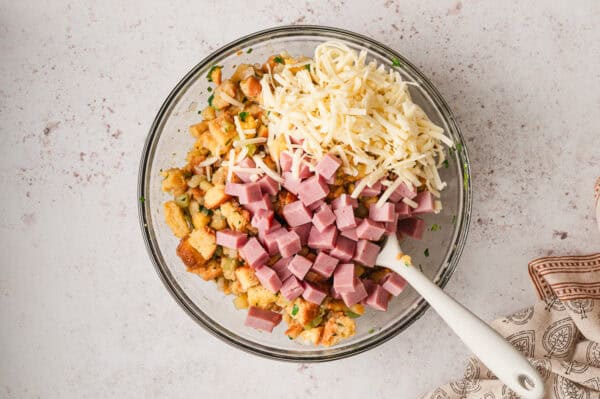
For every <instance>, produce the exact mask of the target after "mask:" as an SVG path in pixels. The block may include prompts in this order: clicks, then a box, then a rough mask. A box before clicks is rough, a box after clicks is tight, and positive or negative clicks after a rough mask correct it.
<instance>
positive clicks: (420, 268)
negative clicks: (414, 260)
mask: <svg viewBox="0 0 600 399" xmlns="http://www.w3.org/2000/svg"><path fill="white" fill-rule="evenodd" d="M419 270H420V271H421V273H423V266H422V265H421V264H419Z"/></svg>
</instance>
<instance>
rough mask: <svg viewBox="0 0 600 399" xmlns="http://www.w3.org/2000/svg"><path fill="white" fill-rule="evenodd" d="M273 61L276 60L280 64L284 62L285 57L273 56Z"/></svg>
mask: <svg viewBox="0 0 600 399" xmlns="http://www.w3.org/2000/svg"><path fill="white" fill-rule="evenodd" d="M273 61H275V62H276V63H278V64H283V58H281V57H280V56H277V57H275V58H273Z"/></svg>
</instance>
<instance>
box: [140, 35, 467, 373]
mask: <svg viewBox="0 0 600 399" xmlns="http://www.w3.org/2000/svg"><path fill="white" fill-rule="evenodd" d="M327 40H337V41H340V42H343V43H345V44H346V45H348V46H349V47H351V48H354V49H356V50H363V49H364V50H366V51H367V53H368V58H370V59H375V60H376V61H377V62H379V63H383V64H386V65H388V66H390V65H391V63H392V60H393V59H398V60H400V66H399V67H397V69H398V70H399V71H400V73H401V74H402V75H403V77H404V78H405V79H406V80H409V81H413V82H416V83H418V87H413V86H411V89H410V90H411V95H412V97H413V100H414V101H415V102H416V103H417V104H419V105H420V106H421V107H422V108H423V109H424V110H425V112H426V113H427V115H429V117H430V118H431V120H432V121H433V122H435V123H436V124H438V125H439V126H441V127H443V128H444V130H445V131H446V132H447V134H449V135H450V137H452V139H453V140H454V141H455V142H456V143H457V144H458V146H457V147H458V150H457V151H450V154H449V165H448V168H442V169H441V176H442V178H443V179H444V180H445V181H446V182H447V183H448V187H447V189H446V190H445V191H444V192H443V194H442V195H443V197H442V199H443V203H444V209H443V211H442V212H441V213H440V214H437V215H428V216H427V217H425V219H426V222H427V224H428V226H431V225H432V224H433V223H436V224H438V225H440V226H441V229H439V230H437V231H429V230H428V231H427V232H426V233H425V236H424V238H423V240H422V241H416V240H406V241H405V242H404V243H403V244H402V247H403V250H404V251H405V252H406V253H408V254H410V255H411V256H412V258H413V260H414V264H415V265H419V266H420V267H422V269H423V271H424V272H425V274H426V275H427V276H428V277H430V278H431V279H433V280H434V281H435V282H436V283H437V284H438V285H439V286H440V287H443V286H444V285H445V284H446V283H447V282H448V279H449V278H450V276H451V275H452V273H453V272H454V270H455V268H456V265H457V263H458V260H459V257H460V254H461V252H462V249H463V246H464V243H465V239H466V236H467V230H468V226H469V218H470V210H471V186H470V179H469V176H470V175H469V161H468V157H467V153H466V149H465V145H464V142H463V138H462V136H461V134H460V131H459V128H458V126H457V124H456V121H455V120H454V117H453V116H452V113H451V112H450V109H449V108H448V105H447V104H446V102H445V101H444V100H443V99H442V97H441V96H440V94H439V93H438V91H437V90H436V89H435V88H434V87H433V85H432V84H431V82H429V80H428V79H427V78H426V77H425V76H423V74H422V73H421V72H419V71H418V70H417V68H415V67H414V66H413V65H412V64H411V63H410V62H409V61H407V60H406V59H404V58H403V57H402V56H401V55H400V54H399V53H397V52H395V51H394V50H392V49H390V48H388V47H386V46H384V45H383V44H380V43H378V42H376V41H374V40H372V39H370V38H368V37H365V36H361V35H358V34H355V33H351V32H347V31H343V30H339V29H334V28H326V27H319V26H285V27H280V28H274V29H268V30H265V31H261V32H257V33H254V34H251V35H248V36H246V37H243V38H241V39H239V40H236V41H234V42H232V43H230V44H227V45H226V46H223V47H222V48H220V49H219V50H217V51H215V52H214V53H213V54H211V55H209V56H208V57H206V58H205V59H204V60H202V61H201V62H200V63H199V64H198V65H196V66H195V67H194V68H193V69H192V70H191V71H190V72H189V73H188V74H187V75H186V76H185V77H184V78H183V79H182V80H181V81H180V82H179V83H178V84H177V85H176V86H175V88H174V89H173V91H171V93H170V94H169V96H168V97H167V99H166V100H165V102H164V104H163V105H162V107H161V108H160V110H159V112H158V115H157V116H156V119H155V120H154V123H153V124H152V128H151V129H150V132H149V134H148V138H147V140H146V144H145V147H144V151H143V154H142V160H141V165H140V172H139V188H138V190H139V196H140V197H143V198H144V201H140V204H139V216H140V225H141V228H142V234H143V236H144V239H145V242H146V246H147V248H148V252H149V254H150V257H151V259H152V262H153V263H154V266H155V267H156V271H157V272H158V274H159V276H160V278H161V279H162V280H163V282H164V284H165V286H166V287H167V289H168V290H169V292H170V293H171V294H172V295H173V297H174V298H175V300H176V301H177V302H178V303H179V304H180V305H181V307H182V308H183V309H184V310H185V311H186V312H187V313H188V314H189V315H190V316H191V317H192V318H193V319H194V320H196V321H197V322H198V324H200V325H201V326H202V327H204V328H205V329H206V330H208V331H209V332H211V333H212V334H214V335H216V336H217V337H219V338H221V339H223V340H224V341H226V342H228V343H230V344H232V345H234V346H237V347H239V348H241V349H244V350H246V351H249V352H252V353H255V354H258V355H262V356H266V357H270V358H275V359H280V360H291V361H301V362H309V361H325V360H333V359H339V358H342V357H347V356H351V355H354V354H357V353H360V352H363V351H365V350H367V349H370V348H373V347H375V346H377V345H379V344H381V343H382V342H385V341H386V340H388V339H390V338H392V337H394V336H395V335H396V334H398V333H400V332H401V331H402V330H404V329H405V328H407V327H408V326H410V325H411V324H412V323H413V322H414V321H415V320H417V319H418V318H419V317H421V315H423V313H424V312H425V310H426V309H427V304H426V303H425V301H424V300H423V299H422V298H421V297H420V296H419V295H418V294H417V293H416V292H415V291H414V290H412V289H411V288H410V287H409V288H407V289H406V290H405V291H404V292H403V293H402V294H401V295H400V296H399V297H397V298H394V299H393V300H392V301H391V302H390V306H389V310H388V311H387V312H379V311H374V310H370V309H369V310H367V312H366V313H365V315H363V316H362V317H360V318H358V319H357V320H356V321H357V331H356V335H355V336H354V337H352V338H351V339H348V340H345V341H342V342H341V343H340V344H338V345H337V346H334V347H331V348H323V347H310V346H303V345H300V344H298V343H296V342H295V341H290V340H289V339H288V338H287V336H285V335H284V334H283V331H284V330H285V328H286V326H285V323H281V325H280V326H278V328H277V329H276V330H274V331H273V333H272V334H268V333H265V332H261V331H257V330H254V329H251V328H247V327H245V326H244V318H245V316H246V311H238V310H236V309H235V308H234V306H233V304H232V298H233V297H232V296H225V295H223V293H222V292H220V291H218V290H217V288H216V286H215V284H214V283H213V282H205V281H203V280H202V279H200V278H199V277H198V276H197V275H194V274H191V273H188V272H186V270H185V267H184V265H183V263H182V262H181V261H180V259H179V258H178V257H177V255H176V253H175V248H176V247H177V244H178V239H177V238H175V237H174V236H173V234H172V233H171V231H170V229H169V227H168V226H167V225H166V224H165V222H164V218H163V215H162V203H163V202H164V201H165V200H167V196H166V195H165V194H164V193H163V192H162V191H161V180H162V178H161V176H160V170H161V169H167V168H170V167H173V166H180V165H182V164H183V163H184V162H185V161H184V158H185V154H186V153H187V150H188V149H189V148H190V146H191V145H192V143H193V141H194V140H193V138H192V137H191V136H190V135H189V134H188V133H187V131H188V126H189V125H191V124H194V123H197V122H198V121H199V119H200V117H199V115H198V113H197V111H198V110H200V109H202V108H203V107H204V105H205V103H206V101H207V97H208V95H209V94H208V91H207V88H208V87H209V82H207V79H206V73H207V71H208V70H209V69H210V67H211V66H212V65H223V66H224V69H223V71H224V76H227V75H228V74H229V73H231V72H233V70H234V69H235V67H236V66H237V65H239V64H240V63H262V62H264V61H265V60H266V59H267V58H268V57H269V56H270V55H272V54H275V53H279V52H281V51H283V50H285V51H287V52H288V53H290V54H291V55H296V56H297V55H306V56H311V55H312V54H313V51H314V48H315V47H316V46H317V45H318V44H319V43H322V42H324V41H327ZM250 49H252V50H251V51H250ZM426 249H428V251H427V252H428V254H429V256H425V250H426Z"/></svg>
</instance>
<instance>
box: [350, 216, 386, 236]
mask: <svg viewBox="0 0 600 399" xmlns="http://www.w3.org/2000/svg"><path fill="white" fill-rule="evenodd" d="M383 233H385V227H383V224H382V223H379V222H374V221H372V220H371V219H364V220H363V221H362V222H361V223H360V224H359V225H358V227H356V235H357V236H358V238H359V239H361V240H371V241H377V240H379V239H380V238H381V236H383Z"/></svg>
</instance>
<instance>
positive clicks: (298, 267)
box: [288, 255, 313, 280]
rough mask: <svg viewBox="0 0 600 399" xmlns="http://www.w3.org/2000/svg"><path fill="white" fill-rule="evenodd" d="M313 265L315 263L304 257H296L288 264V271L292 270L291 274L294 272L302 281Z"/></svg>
mask: <svg viewBox="0 0 600 399" xmlns="http://www.w3.org/2000/svg"><path fill="white" fill-rule="evenodd" d="M312 264H313V263H312V262H311V261H310V260H308V259H306V258H305V257H304V256H302V255H296V256H294V257H293V258H292V260H291V261H290V263H289V264H288V269H290V272H292V274H293V275H294V276H296V277H297V278H298V279H299V280H302V279H303V278H304V276H306V273H308V271H309V270H310V268H311V266H312Z"/></svg>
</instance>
